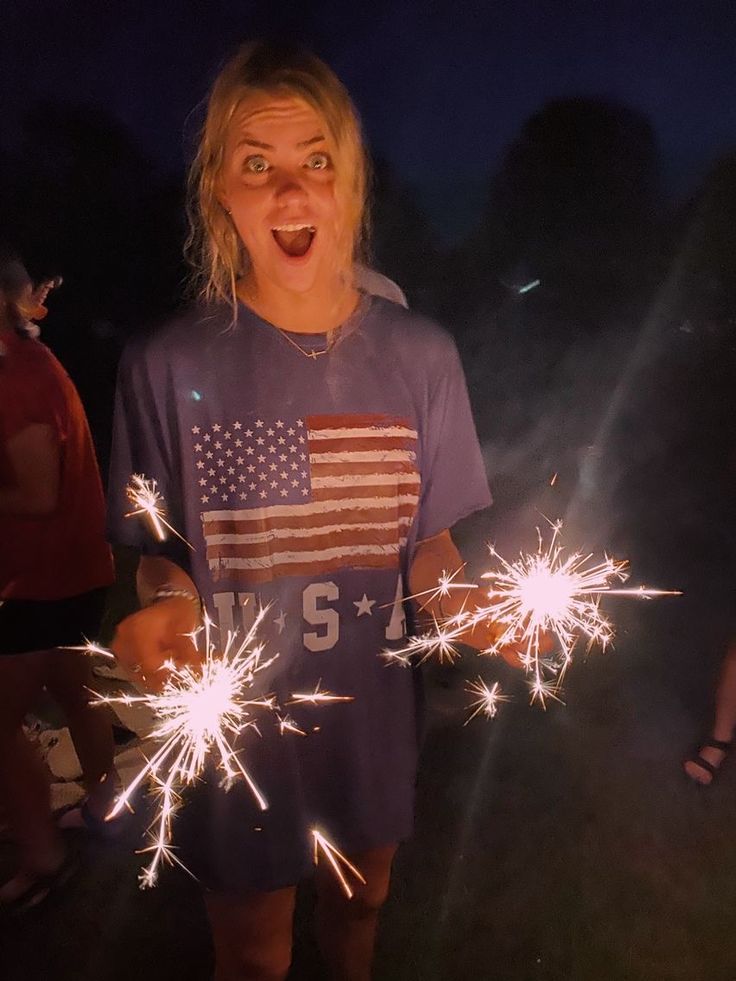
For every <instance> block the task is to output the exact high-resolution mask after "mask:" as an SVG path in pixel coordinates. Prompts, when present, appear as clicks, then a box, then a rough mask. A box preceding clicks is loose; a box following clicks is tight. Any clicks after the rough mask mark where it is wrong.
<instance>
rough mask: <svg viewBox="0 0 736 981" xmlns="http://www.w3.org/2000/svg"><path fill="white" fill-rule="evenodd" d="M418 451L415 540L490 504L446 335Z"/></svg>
mask: <svg viewBox="0 0 736 981" xmlns="http://www.w3.org/2000/svg"><path fill="white" fill-rule="evenodd" d="M422 456H423V463H422V496H421V501H420V505H419V515H418V525H417V541H424V540H425V539H427V538H432V537H433V536H435V535H438V534H440V532H442V531H444V530H445V529H446V528H451V527H452V526H453V525H454V524H456V523H457V522H458V521H460V520H461V519H462V518H465V517H467V516H468V515H469V514H472V513H473V512H474V511H480V510H482V509H483V508H486V507H488V506H489V505H490V503H491V492H490V490H489V488H488V479H487V477H486V470H485V465H484V463H483V455H482V453H481V449H480V445H479V443H478V435H477V433H476V429H475V422H474V420H473V413H472V411H471V408H470V400H469V398H468V390H467V386H466V384H465V375H464V373H463V368H462V364H461V363H460V357H459V355H458V353H457V348H456V347H455V344H454V343H453V342H452V341H451V340H450V339H449V338H448V339H447V348H446V350H445V352H444V357H443V366H442V369H441V372H440V374H439V377H438V379H437V381H436V382H435V384H434V387H433V389H432V390H431V391H430V395H429V406H428V411H427V419H426V421H425V427H424V433H423V453H422Z"/></svg>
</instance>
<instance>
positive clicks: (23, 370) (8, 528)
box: [0, 333, 114, 600]
mask: <svg viewBox="0 0 736 981" xmlns="http://www.w3.org/2000/svg"><path fill="white" fill-rule="evenodd" d="M2 346H3V348H4V353H3V354H0V487H7V486H12V485H13V484H14V482H15V480H14V475H13V472H12V468H11V465H10V460H9V458H8V454H7V451H6V444H7V442H8V440H10V439H12V437H13V436H15V435H17V434H18V433H19V432H21V431H22V430H23V429H25V428H26V427H27V426H30V425H33V424H38V423H40V424H43V425H47V426H50V427H51V429H52V430H53V432H54V434H55V436H56V438H57V439H58V442H59V449H60V460H61V473H60V481H59V499H58V503H57V506H56V508H55V509H54V510H53V511H52V512H51V513H50V514H44V515H20V514H7V513H6V514H3V513H2V512H0V599H32V600H55V599H65V598H67V597H70V596H77V595H79V594H80V593H85V592H87V591H88V590H90V589H95V588H97V587H99V586H109V585H110V583H111V582H112V581H113V578H114V572H113V564H112V555H111V552H110V547H109V545H108V544H107V542H106V541H105V504H104V497H103V493H102V483H101V481H100V472H99V469H98V467H97V460H96V458H95V451H94V446H93V443H92V437H91V435H90V431H89V426H88V424H87V417H86V416H85V414H84V409H83V407H82V402H81V400H80V398H79V394H78V393H77V390H76V388H75V387H74V385H73V383H72V381H71V379H70V378H69V376H68V375H67V373H66V372H65V371H64V369H63V368H62V366H61V364H60V363H59V362H58V361H57V359H56V358H55V357H54V355H53V354H52V353H51V351H50V350H49V349H48V348H47V347H46V345H45V344H42V343H41V342H40V341H37V340H34V339H32V338H29V337H24V336H21V335H19V334H15V333H12V334H10V335H9V336H8V335H4V336H3V338H2Z"/></svg>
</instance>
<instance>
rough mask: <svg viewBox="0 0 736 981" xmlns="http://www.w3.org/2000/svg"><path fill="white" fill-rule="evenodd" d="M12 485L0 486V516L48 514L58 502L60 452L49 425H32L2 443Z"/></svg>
mask: <svg viewBox="0 0 736 981" xmlns="http://www.w3.org/2000/svg"><path fill="white" fill-rule="evenodd" d="M5 452H6V453H7V456H8V460H9V462H10V467H11V471H12V474H13V478H14V480H13V483H12V484H11V485H10V486H9V487H0V514H17V515H26V516H32V515H39V516H40V515H45V514H51V512H52V511H53V510H54V509H55V508H56V506H57V504H58V501H59V479H60V469H61V450H60V447H59V442H58V439H57V438H56V435H55V433H54V431H53V429H52V428H51V426H48V425H45V424H43V423H33V424H32V425H30V426H26V427H25V429H22V430H21V431H20V432H19V433H16V434H15V435H14V436H12V437H11V438H10V439H9V440H8V441H7V443H6V444H5Z"/></svg>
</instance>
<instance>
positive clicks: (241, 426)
mask: <svg viewBox="0 0 736 981" xmlns="http://www.w3.org/2000/svg"><path fill="white" fill-rule="evenodd" d="M242 428H243V424H242V422H234V423H233V429H242Z"/></svg>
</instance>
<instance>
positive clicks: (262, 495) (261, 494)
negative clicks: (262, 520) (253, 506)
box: [258, 490, 266, 499]
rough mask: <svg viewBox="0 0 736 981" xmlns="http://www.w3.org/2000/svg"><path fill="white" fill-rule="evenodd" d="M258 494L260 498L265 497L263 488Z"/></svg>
mask: <svg viewBox="0 0 736 981" xmlns="http://www.w3.org/2000/svg"><path fill="white" fill-rule="evenodd" d="M258 496H259V497H261V498H263V499H265V497H266V492H265V490H262V491H261V493H260V494H259V495H258Z"/></svg>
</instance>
